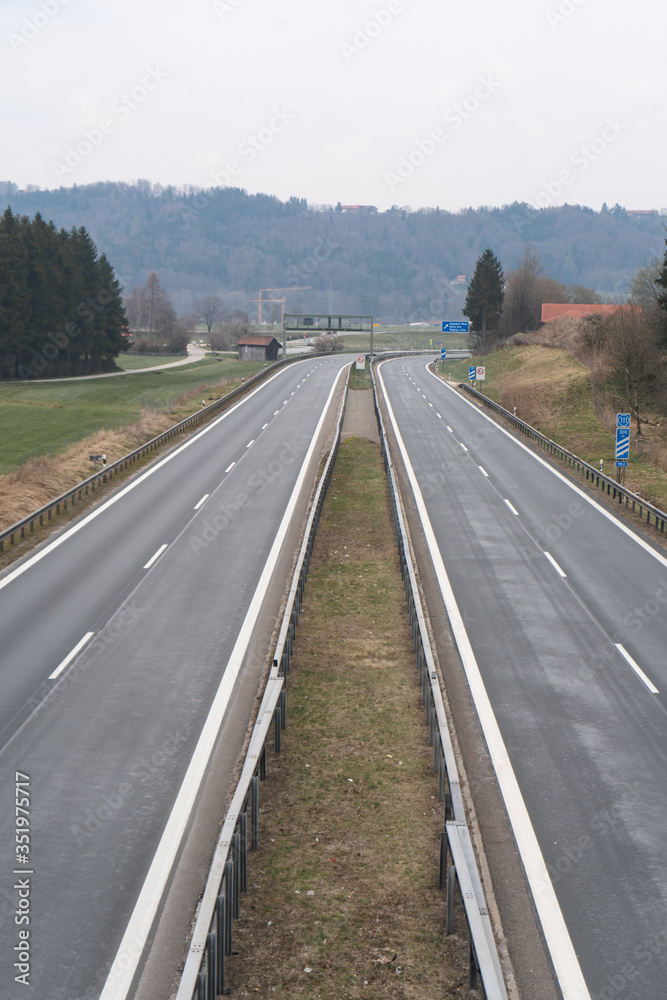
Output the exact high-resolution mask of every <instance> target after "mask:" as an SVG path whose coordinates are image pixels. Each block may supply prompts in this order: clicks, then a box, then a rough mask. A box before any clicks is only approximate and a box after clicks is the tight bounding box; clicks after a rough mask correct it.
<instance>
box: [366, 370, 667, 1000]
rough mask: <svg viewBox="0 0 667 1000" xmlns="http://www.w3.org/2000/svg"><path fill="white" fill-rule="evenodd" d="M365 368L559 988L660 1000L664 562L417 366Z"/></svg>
mask: <svg viewBox="0 0 667 1000" xmlns="http://www.w3.org/2000/svg"><path fill="white" fill-rule="evenodd" d="M380 371H381V377H382V380H383V383H384V385H385V387H386V394H387V398H388V400H389V403H390V406H391V409H392V411H393V421H394V425H395V427H396V429H397V430H398V432H399V434H400V436H401V438H402V445H403V449H404V452H405V456H406V458H407V461H408V462H409V464H410V466H411V470H412V472H413V476H414V483H415V494H416V502H417V505H418V506H420V505H421V522H422V525H423V527H424V530H425V531H426V535H427V541H429V538H428V535H429V531H430V532H431V542H430V544H431V547H432V549H433V550H434V560H433V561H434V567H435V572H436V574H438V579H439V583H440V587H441V590H442V592H443V598H444V599H445V602H446V603H447V606H448V610H449V612H450V619H451V620H452V627H453V630H454V633H455V637H456V640H457V645H458V648H459V651H460V652H461V656H462V659H463V661H464V667H465V670H466V675H467V677H468V681H469V683H470V685H471V688H472V690H473V696H474V698H475V705H476V707H477V711H478V713H479V714H480V718H481V722H482V726H483V728H484V731H485V736H486V740H487V743H488V745H489V750H490V752H491V755H492V758H493V761H494V766H495V770H496V773H497V775H498V778H499V782H500V786H501V791H502V793H503V797H504V799H505V803H506V805H507V808H508V812H509V815H510V820H511V822H512V826H513V828H514V833H515V836H516V838H517V842H518V845H519V848H520V850H521V853H522V860H523V864H524V867H525V869H526V872H527V875H528V878H529V881H530V883H531V890H532V892H533V896H534V898H535V903H536V907H537V909H538V911H539V913H540V916H541V919H542V926H543V930H544V934H545V937H546V939H547V943H548V945H549V948H550V952H551V957H552V960H553V962H554V966H555V969H556V974H557V976H558V979H559V983H560V986H561V989H562V991H563V995H564V996H565V997H566V1000H570V998H575V997H576V998H577V1000H579V998H587V997H588V996H589V995H590V996H591V997H596V998H597V997H599V998H601V1000H656V998H658V997H660V998H662V997H664V996H667V987H666V986H665V983H666V982H667V836H665V830H666V829H667V715H666V709H667V700H666V694H667V559H666V558H665V555H664V553H663V551H662V550H658V548H657V546H655V545H654V544H653V543H652V542H651V540H650V539H648V538H647V537H645V536H643V535H639V534H637V533H635V529H633V528H631V527H630V526H629V525H627V524H626V523H625V522H624V521H623V520H622V518H621V517H616V516H615V514H613V513H611V512H610V511H609V510H608V508H606V507H603V506H602V505H599V504H598V503H597V502H596V501H595V500H594V499H592V498H591V497H590V496H589V494H587V493H586V492H585V491H584V490H583V488H581V487H580V486H578V485H576V484H575V483H574V481H571V480H569V479H568V478H567V477H566V476H565V475H563V474H562V473H560V472H557V471H555V470H553V469H552V468H551V466H549V464H548V463H547V462H546V461H545V460H544V459H542V458H541V457H538V456H536V455H535V454H534V453H533V452H532V451H531V450H530V449H529V448H528V447H527V446H525V445H523V443H521V442H518V441H517V440H516V439H515V438H513V437H512V435H510V434H509V433H508V432H506V431H505V430H504V429H502V428H500V427H499V425H498V424H496V423H495V422H494V421H492V420H491V419H489V418H488V417H487V416H486V415H485V414H484V413H482V412H481V411H480V409H479V408H478V407H477V406H475V405H474V404H472V403H471V402H469V401H468V400H466V399H463V398H462V397H461V396H460V395H459V394H458V393H457V392H456V391H455V390H454V389H453V388H451V387H449V386H447V385H446V384H445V383H444V382H442V381H441V380H439V379H437V378H436V377H435V376H433V375H432V374H430V373H428V372H427V371H426V361H425V360H424V359H423V358H422V359H402V360H396V361H387V362H385V363H384V364H382V365H381V368H380ZM448 587H451V593H448V592H447V590H448ZM457 613H458V614H460V620H458V621H457V620H456V615H457ZM490 832H491V831H487V835H488V834H489V833H490ZM561 915H562V916H561ZM512 947H514V949H515V950H517V949H518V950H520V948H521V942H520V941H517V940H515V941H512V940H510V951H511V950H512Z"/></svg>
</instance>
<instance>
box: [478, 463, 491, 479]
mask: <svg viewBox="0 0 667 1000" xmlns="http://www.w3.org/2000/svg"><path fill="white" fill-rule="evenodd" d="M477 468H478V469H479V471H480V472H481V473H482V475H483V476H486V478H487V479H488V478H489V474H488V472H487V471H486V469H484V468H482V466H481V465H478V466H477Z"/></svg>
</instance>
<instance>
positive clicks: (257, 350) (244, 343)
mask: <svg viewBox="0 0 667 1000" xmlns="http://www.w3.org/2000/svg"><path fill="white" fill-rule="evenodd" d="M238 349H239V361H277V360H278V351H279V350H280V341H279V340H276V338H275V337H263V336H261V334H258V333H249V334H247V335H246V336H245V337H239V342H238Z"/></svg>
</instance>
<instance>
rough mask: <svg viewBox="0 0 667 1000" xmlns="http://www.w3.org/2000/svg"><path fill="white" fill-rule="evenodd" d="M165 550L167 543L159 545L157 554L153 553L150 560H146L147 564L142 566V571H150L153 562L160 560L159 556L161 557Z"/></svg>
mask: <svg viewBox="0 0 667 1000" xmlns="http://www.w3.org/2000/svg"><path fill="white" fill-rule="evenodd" d="M166 548H167V543H166V542H165V543H164V545H161V546H160V548H159V549H158V550H157V552H155V553H154V554H153V555H152V556H151V557H150V559H149V560H148V562H147V563H146V565H145V566H144V569H150V568H151V566H152V565H153V563H154V562H155V560H156V559H159V558H160V556H161V555H162V553H163V552H164V551H165V549H166Z"/></svg>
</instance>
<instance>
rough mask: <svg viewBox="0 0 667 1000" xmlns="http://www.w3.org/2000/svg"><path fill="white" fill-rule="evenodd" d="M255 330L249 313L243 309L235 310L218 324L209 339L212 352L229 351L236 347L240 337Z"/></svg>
mask: <svg viewBox="0 0 667 1000" xmlns="http://www.w3.org/2000/svg"><path fill="white" fill-rule="evenodd" d="M254 329H255V328H254V326H253V325H252V323H251V322H250V319H249V317H248V314H247V312H244V310H243V309H235V310H234V312H233V313H232V314H231V316H228V317H227V319H224V320H222V322H219V323H217V324H216V328H215V330H213V332H212V333H211V335H210V338H209V342H210V345H211V350H213V351H228V350H229V349H230V348H232V347H234V346H235V345H236V343H237V342H238V339H239V337H244V336H245V335H246V334H247V333H253V332H254Z"/></svg>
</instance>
